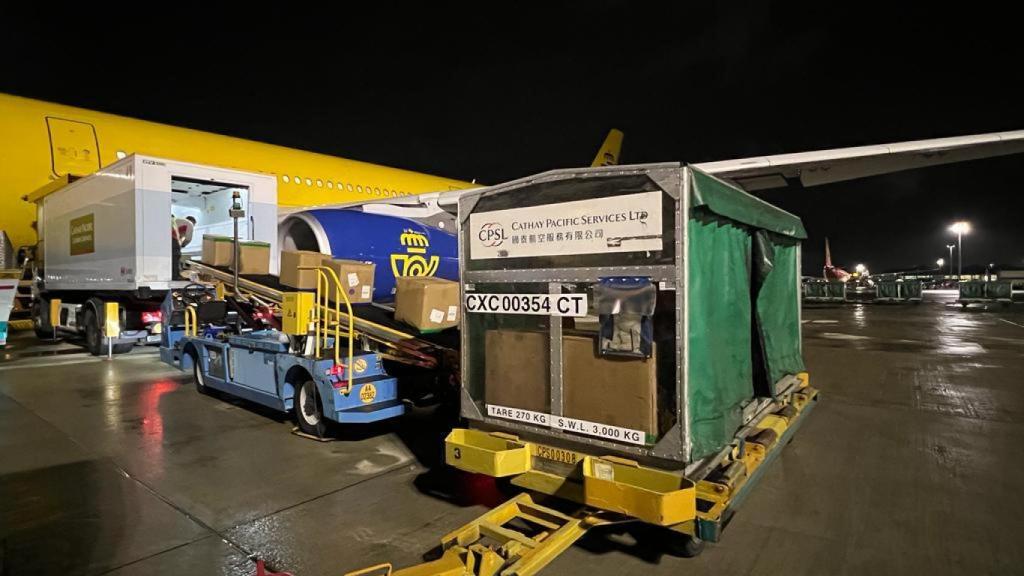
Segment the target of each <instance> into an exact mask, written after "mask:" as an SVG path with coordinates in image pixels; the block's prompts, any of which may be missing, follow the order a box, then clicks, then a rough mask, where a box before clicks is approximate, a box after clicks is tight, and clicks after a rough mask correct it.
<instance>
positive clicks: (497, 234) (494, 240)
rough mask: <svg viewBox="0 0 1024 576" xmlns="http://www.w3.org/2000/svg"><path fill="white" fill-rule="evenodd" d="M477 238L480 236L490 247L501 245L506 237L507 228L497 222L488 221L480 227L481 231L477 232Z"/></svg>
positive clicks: (485, 244)
mask: <svg viewBox="0 0 1024 576" xmlns="http://www.w3.org/2000/svg"><path fill="white" fill-rule="evenodd" d="M477 238H479V239H480V241H481V242H483V244H484V246H487V247H488V248H494V247H495V246H501V244H502V243H503V242H505V239H506V238H505V229H504V228H502V227H501V224H498V223H497V222H488V223H486V224H484V225H483V226H481V227H480V232H478V233H477Z"/></svg>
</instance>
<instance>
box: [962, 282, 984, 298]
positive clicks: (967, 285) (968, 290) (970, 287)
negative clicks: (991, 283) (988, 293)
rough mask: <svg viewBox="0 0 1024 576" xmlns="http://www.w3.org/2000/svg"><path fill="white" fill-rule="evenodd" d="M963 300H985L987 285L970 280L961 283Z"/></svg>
mask: <svg viewBox="0 0 1024 576" xmlns="http://www.w3.org/2000/svg"><path fill="white" fill-rule="evenodd" d="M960 297H961V298H984V297H985V283H984V282H982V281H980V280H970V281H967V282H961V283H960Z"/></svg>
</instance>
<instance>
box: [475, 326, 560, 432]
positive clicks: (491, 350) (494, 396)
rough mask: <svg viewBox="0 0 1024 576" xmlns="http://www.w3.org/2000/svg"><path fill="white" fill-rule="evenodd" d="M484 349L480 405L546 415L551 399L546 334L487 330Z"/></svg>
mask: <svg viewBox="0 0 1024 576" xmlns="http://www.w3.org/2000/svg"><path fill="white" fill-rule="evenodd" d="M484 347H485V349H486V351H485V353H484V401H485V402H487V403H488V404H493V405H496V406H508V407H510V408H521V409H523V410H533V411H534V412H542V413H545V414H547V413H548V412H549V409H548V408H549V406H550V398H551V389H550V386H549V384H548V383H549V381H550V379H551V374H550V372H551V370H550V368H549V365H550V363H551V362H550V360H549V359H550V358H551V347H550V345H549V344H548V333H547V332H527V331H522V330H488V331H487V333H486V335H485V336H484Z"/></svg>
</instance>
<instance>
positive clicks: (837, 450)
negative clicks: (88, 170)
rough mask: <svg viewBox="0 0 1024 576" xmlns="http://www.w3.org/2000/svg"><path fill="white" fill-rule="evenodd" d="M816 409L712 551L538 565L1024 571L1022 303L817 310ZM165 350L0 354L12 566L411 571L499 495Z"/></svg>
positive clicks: (393, 439) (417, 446)
mask: <svg viewBox="0 0 1024 576" xmlns="http://www.w3.org/2000/svg"><path fill="white" fill-rule="evenodd" d="M803 318H804V320H803V321H804V337H805V340H804V346H805V356H806V360H807V364H808V368H809V370H810V373H811V378H812V382H813V383H814V384H815V385H816V386H818V387H819V388H820V389H821V392H822V397H821V400H820V402H819V405H818V407H817V409H816V410H815V411H814V413H812V414H811V415H810V417H809V419H808V420H807V422H806V423H805V425H804V427H803V429H802V430H801V431H800V433H799V434H798V435H797V436H796V438H795V439H794V441H793V442H792V444H790V445H789V446H788V447H787V448H786V449H785V452H784V453H783V455H782V457H781V458H780V459H779V460H778V461H777V462H775V463H774V464H773V465H772V467H771V468H770V469H769V470H768V471H767V474H766V475H765V477H764V479H763V482H762V483H761V486H760V487H759V488H758V490H756V491H755V492H754V493H753V494H752V495H751V497H750V498H749V499H748V500H747V502H746V503H745V505H744V507H743V508H742V509H741V511H740V512H739V514H738V515H737V516H736V517H735V519H734V520H733V521H732V523H731V524H730V525H729V527H728V529H727V530H726V532H725V534H724V539H723V541H722V542H721V543H719V544H717V545H709V546H708V547H707V549H706V550H705V552H704V553H703V554H702V555H701V556H700V557H698V558H695V559H689V560H686V559H679V558H674V557H671V556H667V555H664V554H663V553H662V552H661V551H660V550H658V549H657V548H655V547H653V546H652V545H650V543H649V541H647V540H645V539H644V537H643V534H642V531H641V533H640V534H639V535H637V534H636V533H630V532H624V533H607V532H605V533H592V534H590V535H588V536H587V537H586V538H585V539H584V540H583V541H581V542H580V543H579V544H578V545H577V546H575V547H574V548H572V549H571V550H570V551H568V552H567V553H566V554H564V555H562V556H561V557H559V558H558V559H557V560H556V561H555V562H554V563H553V564H552V566H550V567H549V569H548V570H547V571H546V572H545V573H547V574H587V575H588V576H596V575H600V574H615V575H616V576H628V575H644V576H649V575H654V574H676V573H687V574H715V575H723V574H737V575H739V574H743V575H747V574H780V573H786V574H790V575H797V574H807V575H819V574H907V573H913V574H967V573H970V574H1009V573H1019V572H1020V570H1021V569H1020V566H1022V565H1024V547H1022V546H1020V544H1019V543H1020V534H1024V496H1022V493H1024V491H1022V490H1021V489H1022V488H1024V465H1021V464H1020V462H1019V461H1018V459H1017V456H1018V455H1019V454H1020V453H1021V446H1024V376H1022V374H1024V305H1019V304H1018V305H1014V306H1013V307H1011V308H1002V307H992V308H990V309H983V308H976V307H971V308H968V309H966V310H962V309H960V308H959V307H958V306H947V305H944V304H941V303H925V304H921V305H917V306H913V305H892V306H883V305H843V306H839V305H837V306H820V307H810V306H808V307H806V308H805V310H804V316H803ZM153 352H154V351H153V350H136V351H135V352H133V353H131V354H129V355H126V356H121V357H117V358H116V359H115V360H114V361H113V362H107V361H104V360H100V359H94V358H91V357H88V356H87V355H85V354H83V353H81V352H80V351H76V350H75V348H74V346H73V345H69V344H59V345H56V346H54V345H52V344H45V345H43V344H38V343H36V342H35V341H34V339H33V338H32V337H31V336H30V335H27V334H18V335H15V337H14V338H13V339H12V342H11V346H10V347H9V348H8V349H7V350H5V351H3V352H2V353H0V574H2V575H3V576H21V575H36V574H62V575H65V574H66V575H70V574H90V575H91V574H116V575H129V574H140V575H141V574H147V575H152V574H252V573H254V568H253V564H252V562H251V560H249V558H248V557H249V556H250V555H253V554H255V555H259V556H260V557H263V558H266V559H267V560H268V561H269V563H270V564H271V565H272V566H274V567H275V568H277V569H282V570H289V571H292V572H293V573H294V574H296V576H315V575H321V574H323V575H326V574H331V575H337V574H342V573H344V572H345V571H347V570H351V569H354V568H357V567H361V566H365V565H368V564H372V563H376V562H380V561H384V560H388V561H392V562H394V563H395V564H396V565H397V566H407V565H410V564H412V563H415V562H417V561H418V560H419V559H420V557H421V555H422V554H423V553H424V552H426V551H428V550H429V549H430V548H432V547H433V546H434V545H435V544H436V542H437V539H438V538H439V537H440V536H441V535H443V534H444V533H445V532H447V531H448V530H450V529H452V528H455V527H457V526H459V525H461V524H463V523H465V522H466V521H468V520H470V519H472V518H473V517H475V516H477V515H479V514H480V513H481V512H483V511H484V510H485V507H484V506H483V505H480V504H473V503H471V502H469V501H467V499H466V495H467V494H470V493H474V494H476V495H477V496H478V497H479V498H477V499H478V500H481V501H484V500H488V499H493V498H497V497H498V496H497V495H496V494H493V493H490V492H488V490H487V487H486V486H478V485H471V484H467V483H466V480H465V478H464V477H461V476H457V475H453V474H448V473H445V472H444V471H443V470H441V471H438V470H434V471H432V472H431V471H429V466H431V465H432V464H433V463H434V462H436V460H437V458H438V454H439V449H440V447H441V441H440V440H441V437H442V434H443V429H442V426H443V419H442V418H440V417H438V416H437V415H435V414H432V413H430V412H429V411H418V412H416V413H415V414H413V415H412V416H411V417H409V418H406V419H403V421H401V422H399V423H396V424H392V425H385V426H380V427H376V428H373V429H368V430H364V431H360V432H356V433H349V434H347V435H346V436H345V437H343V438H342V439H340V440H338V441H335V442H330V443H317V442H313V441H308V440H304V439H302V438H299V437H296V436H293V435H292V434H290V430H291V428H292V424H291V423H290V422H289V421H288V420H287V419H286V418H284V417H282V416H280V415H277V414H275V413H273V412H270V411H267V410H262V409H259V408H256V407H254V406H253V405H251V404H247V403H243V402H239V401H231V400H227V399H224V398H216V397H210V396H204V395H201V394H198V393H197V392H196V391H195V390H194V388H193V387H192V383H191V379H190V377H188V376H186V375H183V374H180V373H178V372H176V371H174V370H171V369H168V368H167V367H165V366H164V365H163V364H161V363H160V362H159V361H158V359H157V358H156V356H155V355H154V354H153Z"/></svg>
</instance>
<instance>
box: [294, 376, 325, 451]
mask: <svg viewBox="0 0 1024 576" xmlns="http://www.w3.org/2000/svg"><path fill="white" fill-rule="evenodd" d="M292 404H293V406H294V407H295V421H296V422H298V424H299V430H302V431H303V432H304V433H306V434H309V435H310V436H316V437H317V438H323V437H324V436H325V435H326V434H327V419H326V418H324V411H323V408H322V406H321V404H320V394H319V393H318V392H317V389H316V382H313V381H312V380H306V381H305V382H303V383H302V384H301V385H300V386H299V387H298V388H297V389H296V390H295V399H294V401H293V402H292Z"/></svg>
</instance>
